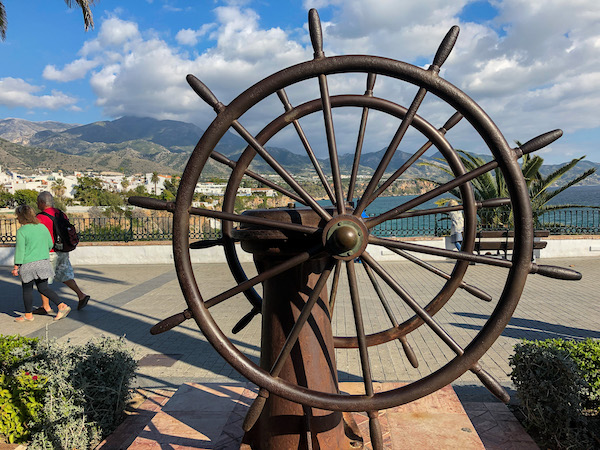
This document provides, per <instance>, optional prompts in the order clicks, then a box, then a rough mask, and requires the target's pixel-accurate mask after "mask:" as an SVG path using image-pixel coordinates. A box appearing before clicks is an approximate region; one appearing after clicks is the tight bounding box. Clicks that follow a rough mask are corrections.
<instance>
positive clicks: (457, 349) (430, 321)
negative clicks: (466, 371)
mask: <svg viewBox="0 0 600 450" xmlns="http://www.w3.org/2000/svg"><path fill="white" fill-rule="evenodd" d="M361 258H362V259H363V261H364V262H365V263H366V264H368V265H369V266H371V268H372V269H373V270H374V271H375V273H377V275H379V277H380V278H381V279H382V280H383V281H385V282H386V283H387V284H388V286H389V287H390V288H392V290H393V291H394V292H396V294H398V296H399V297H400V298H401V299H402V300H403V301H404V303H406V304H407V305H408V306H409V308H410V309H412V310H413V311H414V312H415V314H417V315H418V316H419V317H420V318H421V319H422V320H423V322H425V323H426V324H427V325H428V326H429V328H431V330H432V331H433V332H434V333H435V334H437V335H438V336H439V338H440V339H441V340H442V341H444V343H445V344H446V345H447V346H448V347H450V348H451V349H452V351H454V353H456V354H457V355H459V356H460V355H462V354H463V353H464V350H463V349H462V347H461V346H460V345H458V344H457V343H456V341H455V340H454V339H452V337H451V336H450V335H449V334H448V333H447V332H446V330H444V329H443V328H442V326H441V325H440V324H439V323H438V322H437V321H436V320H435V319H434V318H433V317H432V316H430V315H429V314H428V313H427V311H425V309H424V308H423V307H421V305H419V304H418V303H417V302H416V301H415V300H414V299H413V298H412V297H411V295H410V294H409V293H408V292H406V291H405V290H404V289H403V288H402V286H400V285H399V284H398V283H397V282H396V280H394V278H393V277H392V276H391V275H389V274H388V273H387V272H386V271H385V270H384V269H383V267H381V265H379V263H378V262H377V261H375V259H373V257H372V256H371V255H369V254H368V253H367V252H364V253H363V254H362V256H361Z"/></svg>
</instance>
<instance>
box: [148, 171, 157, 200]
mask: <svg viewBox="0 0 600 450" xmlns="http://www.w3.org/2000/svg"><path fill="white" fill-rule="evenodd" d="M150 181H151V182H152V183H154V195H156V185H157V184H158V173H156V172H152V178H150Z"/></svg>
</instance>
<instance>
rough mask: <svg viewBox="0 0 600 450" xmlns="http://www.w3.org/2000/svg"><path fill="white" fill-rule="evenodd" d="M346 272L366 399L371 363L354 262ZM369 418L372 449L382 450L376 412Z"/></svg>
mask: <svg viewBox="0 0 600 450" xmlns="http://www.w3.org/2000/svg"><path fill="white" fill-rule="evenodd" d="M346 271H347V272H348V284H349V285H350V300H351V301H352V313H353V315H354V325H355V327H356V337H357V340H358V352H359V354H360V364H361V368H362V373H363V382H364V385H365V394H366V395H367V397H373V395H375V391H374V389H373V376H372V374H371V363H370V362H369V350H368V347H367V337H366V334H365V327H364V323H363V317H362V310H361V306H360V299H359V296H358V283H357V280H356V271H355V270H354V260H350V261H346ZM367 414H368V416H369V432H370V435H371V442H372V444H373V449H376V448H377V449H383V439H382V434H381V425H380V423H379V412H378V411H367Z"/></svg>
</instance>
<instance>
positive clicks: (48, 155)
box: [0, 116, 600, 184]
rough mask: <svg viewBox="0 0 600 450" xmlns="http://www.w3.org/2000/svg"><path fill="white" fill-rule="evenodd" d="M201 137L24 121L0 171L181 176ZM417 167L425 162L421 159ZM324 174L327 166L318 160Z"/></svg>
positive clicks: (140, 123) (3, 124)
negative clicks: (42, 170)
mask: <svg viewBox="0 0 600 450" xmlns="http://www.w3.org/2000/svg"><path fill="white" fill-rule="evenodd" d="M203 133H204V130H203V129H201V128H200V127H198V126H196V125H194V124H191V123H186V122H180V121H175V120H157V119H152V118H149V117H131V116H125V117H121V118H120V119H116V120H112V121H100V122H93V123H90V124H87V125H79V124H67V123H60V122H54V121H46V122H30V121H27V120H24V119H11V118H9V119H3V120H0V165H2V166H4V167H9V168H11V169H13V170H15V171H27V170H32V169H48V170H59V169H60V170H63V171H75V170H79V171H86V170H90V171H107V170H109V171H122V172H124V173H127V174H130V173H140V172H141V173H147V172H154V171H156V172H159V173H164V174H172V173H181V172H182V171H183V170H184V168H185V165H186V163H187V161H188V159H189V156H190V155H191V153H192V151H193V149H194V146H195V145H196V143H197V142H198V140H199V139H200V137H201V136H202V134H203ZM245 147H246V142H245V141H244V140H242V139H241V138H240V137H238V136H237V135H235V134H233V133H231V132H227V133H226V134H225V135H224V136H223V138H222V139H221V141H220V142H219V144H218V145H217V147H216V151H218V152H220V153H222V154H224V155H226V156H228V157H229V158H231V159H233V160H236V159H237V156H238V155H239V153H240V152H242V151H243V150H244V149H245ZM267 149H268V150H269V153H270V154H271V155H272V156H273V157H274V158H275V159H276V160H277V161H278V162H279V163H280V164H281V165H282V166H283V167H285V168H286V169H287V170H288V171H289V172H291V173H292V174H294V175H301V174H308V173H311V172H314V169H312V164H311V162H310V159H309V158H308V156H307V155H306V154H297V153H293V152H291V151H289V150H287V149H285V148H277V147H267ZM384 152H385V149H381V150H379V151H376V152H370V153H363V155H362V157H361V161H360V164H361V167H360V173H362V174H369V173H372V172H373V171H374V170H375V169H376V168H377V165H378V164H379V161H380V160H381V157H382V156H383V153H384ZM410 156H412V155H411V154H410V153H406V152H402V151H399V150H398V151H397V152H396V153H395V155H394V157H393V159H392V161H391V163H390V165H389V168H388V170H389V171H394V170H396V169H397V168H399V167H400V166H401V165H402V164H403V163H404V162H405V161H406V160H407V159H408V158H409V157H410ZM353 157H354V156H353V154H343V155H340V160H339V164H340V167H341V170H342V172H343V173H349V172H350V170H351V168H352V163H353ZM420 161H429V162H431V161H432V159H431V158H427V157H423V158H421V159H420ZM319 163H320V164H321V166H322V167H323V170H324V171H325V173H328V172H329V160H328V159H319ZM560 166H561V165H545V166H543V167H542V169H541V172H542V173H550V172H551V171H552V170H555V169H557V168H558V167H560ZM592 167H595V168H600V164H597V163H593V162H589V161H585V160H584V161H581V162H580V163H579V164H578V165H577V166H576V167H575V169H573V170H572V171H570V172H569V173H568V174H567V175H566V176H565V177H563V178H564V180H561V181H563V182H566V181H568V180H569V179H572V178H573V177H575V176H577V175H578V174H580V173H582V172H584V171H585V170H587V169H589V168H592ZM251 169H252V170H254V171H256V172H259V173H272V172H273V171H272V169H271V168H270V167H269V166H268V165H267V164H266V163H265V162H264V161H263V160H262V158H260V157H258V156H257V157H256V158H255V159H254V161H253V163H252V165H251ZM228 173H229V169H228V168H226V167H225V166H223V165H222V164H220V163H217V162H214V161H212V160H209V163H208V165H207V167H206V169H205V171H204V172H203V175H204V176H227V174H228ZM436 175H439V171H437V170H435V169H432V168H431V167H428V166H423V165H418V164H413V165H412V166H411V167H410V169H409V170H408V171H407V172H406V173H405V174H404V176H403V177H405V178H418V177H424V178H432V177H435V176H436ZM586 182H587V184H598V183H600V177H599V175H598V172H597V173H596V174H594V175H592V176H591V177H589V178H588V179H587V180H586Z"/></svg>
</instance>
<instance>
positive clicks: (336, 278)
mask: <svg viewBox="0 0 600 450" xmlns="http://www.w3.org/2000/svg"><path fill="white" fill-rule="evenodd" d="M341 271H342V262H341V261H339V260H338V261H336V263H335V271H334V272H333V281H332V282H331V291H330V293H329V312H330V314H331V315H332V316H333V307H334V306H335V299H336V297H337V290H338V284H339V282H340V272H341Z"/></svg>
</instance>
